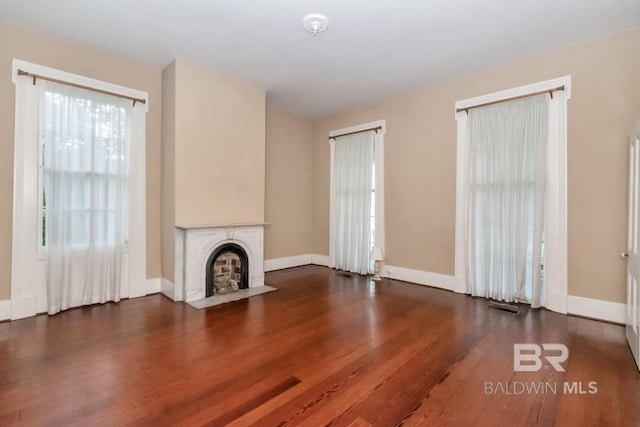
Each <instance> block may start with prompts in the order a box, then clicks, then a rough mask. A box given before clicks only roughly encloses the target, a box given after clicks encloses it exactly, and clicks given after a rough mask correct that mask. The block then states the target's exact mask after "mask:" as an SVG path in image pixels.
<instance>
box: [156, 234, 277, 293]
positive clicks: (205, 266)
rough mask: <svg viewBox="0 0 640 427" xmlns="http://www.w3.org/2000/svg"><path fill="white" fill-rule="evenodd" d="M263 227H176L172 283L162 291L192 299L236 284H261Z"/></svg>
mask: <svg viewBox="0 0 640 427" xmlns="http://www.w3.org/2000/svg"><path fill="white" fill-rule="evenodd" d="M264 226H265V224H264V223H253V224H221V225H195V226H184V225H181V226H176V258H175V262H176V269H175V284H174V286H173V287H172V288H169V287H167V288H166V289H165V288H163V291H162V292H163V293H164V294H165V295H167V296H168V297H169V298H171V299H173V300H174V301H186V302H193V301H198V300H201V299H204V298H207V297H216V295H223V294H224V293H227V294H229V293H231V292H233V291H234V288H235V287H236V286H237V288H238V289H247V288H255V287H259V286H264ZM216 262H217V263H218V271H216ZM216 275H218V276H217V277H218V282H217V283H218V285H219V290H218V292H216ZM212 287H213V288H212Z"/></svg>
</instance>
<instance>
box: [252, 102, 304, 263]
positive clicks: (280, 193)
mask: <svg viewBox="0 0 640 427" xmlns="http://www.w3.org/2000/svg"><path fill="white" fill-rule="evenodd" d="M312 143H313V125H312V122H311V121H309V120H306V119H302V118H299V117H295V116H292V115H290V114H287V113H283V112H281V111H278V110H277V109H275V108H267V140H266V144H267V152H266V206H265V221H266V222H267V223H268V224H269V225H267V226H266V227H265V235H264V241H265V247H264V258H265V259H274V258H282V257H288V256H295V255H303V254H310V253H312V246H311V231H312V220H313V212H312V203H313V198H312V192H313V160H312V147H313V144H312Z"/></svg>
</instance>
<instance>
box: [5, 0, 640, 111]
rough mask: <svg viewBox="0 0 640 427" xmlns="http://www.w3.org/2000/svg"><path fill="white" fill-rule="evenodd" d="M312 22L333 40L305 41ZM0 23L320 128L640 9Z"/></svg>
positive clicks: (394, 9)
mask: <svg viewBox="0 0 640 427" xmlns="http://www.w3.org/2000/svg"><path fill="white" fill-rule="evenodd" d="M309 13H322V14H324V15H326V16H327V18H328V19H329V29H328V30H327V32H325V33H322V34H319V35H318V36H317V37H314V36H313V35H312V34H309V33H307V32H306V31H304V29H303V28H302V17H303V16H304V15H306V14H309ZM0 20H1V21H5V22H9V23H12V24H14V25H17V26H20V27H24V28H28V29H31V30H33V31H36V32H39V33H42V34H46V35H50V36H52V37H55V38H58V39H61V40H64V41H68V42H71V43H74V44H79V45H83V46H87V47H90V48H95V49H99V50H103V51H106V52H110V53H113V54H117V55H121V56H125V57H129V58H133V59H135V60H137V61H140V62H143V63H146V64H149V65H152V66H154V67H157V68H164V67H165V66H166V65H167V64H169V63H170V62H171V61H172V60H173V59H174V58H183V59H185V60H187V61H191V62H194V63H197V64H200V65H202V66H205V67H208V68H210V69H212V70H215V71H218V72H221V73H224V74H227V75H231V76H235V77H237V78H239V79H242V80H244V81H247V82H250V83H252V84H255V85H258V86H260V87H262V88H264V89H265V90H266V91H267V102H268V103H269V104H270V105H276V106H278V107H280V108H281V109H283V110H285V111H289V112H293V113H297V114H299V115H302V116H305V117H308V118H320V117H323V116H326V115H329V114H332V113H335V112H338V111H340V110H344V109H347V108H351V107H354V106H358V105H362V104H365V103H369V102H372V101H375V100H377V99H381V98H385V97H388V96H392V95H394V94H398V93H402V92H406V91H409V90H411V89H413V88H416V87H421V86H428V85H432V84H436V83H439V82H442V81H445V80H448V79H452V78H455V77H460V76H464V75H469V74H473V73H477V72H480V71H483V70H486V69H488V68H492V67H495V66H497V65H499V64H503V63H508V62H512V61H514V60H516V59H518V58H523V57H530V56H534V55H537V54H541V53H544V52H548V51H551V50H554V49H560V48H563V47H567V46H571V45H574V44H577V43H581V42H584V41H587V40H591V39H594V38H598V37H601V36H603V35H606V34H610V33H614V32H619V31H623V30H626V29H630V28H634V27H637V26H640V0H535V1H521V0H482V1H480V0H395V1H393V2H392V1H391V0H180V1H178V0H2V1H1V2H0ZM639 48H640V47H639Z"/></svg>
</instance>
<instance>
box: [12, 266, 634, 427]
mask: <svg viewBox="0 0 640 427" xmlns="http://www.w3.org/2000/svg"><path fill="white" fill-rule="evenodd" d="M266 282H267V283H268V284H269V285H270V286H274V287H276V288H278V291H276V292H272V293H268V294H264V295H260V296H256V297H252V298H250V299H248V300H243V301H237V302H234V303H230V304H224V305H221V306H217V307H212V308H209V309H205V310H196V309H193V308H191V307H190V306H188V305H186V304H184V303H174V302H172V301H170V300H168V299H166V298H164V297H162V296H161V295H152V296H148V297H144V298H137V299H132V300H125V301H122V302H120V303H119V304H113V303H109V304H104V305H96V306H90V307H83V308H78V309H73V310H68V311H66V312H62V313H59V314H57V315H55V316H37V317H34V318H28V319H22V320H18V321H14V322H6V323H2V324H0V425H29V426H38V425H69V426H83V427H84V426H88V425H108V426H120V425H157V426H165V425H166V426H175V425H185V426H192V425H210V426H218V425H232V426H253V425H258V426H261V425H265V426H277V425H310V426H317V425H334V426H354V427H359V426H391V425H405V426H413V425H423V426H432V425H453V426H467V425H469V426H472V425H473V426H475V425H490V426H500V425H509V426H530V425H539V426H548V425H557V426H565V425H581V426H591V425H594V426H595V425H598V426H600V425H603V426H608V425H611V426H614V425H615V426H621V425H625V426H626V425H629V426H631V425H640V374H639V373H638V370H637V367H636V366H635V363H634V361H633V358H632V357H631V352H630V350H629V348H628V345H627V343H626V340H625V337H624V328H623V327H621V326H618V325H612V324H608V323H602V322H597V321H594V320H589V319H582V318H576V317H571V316H565V315H560V314H556V313H551V312H549V311H546V310H544V309H541V310H533V309H527V308H523V310H522V312H521V313H520V314H511V313H505V312H501V311H499V310H495V309H490V308H488V307H487V302H486V300H484V299H480V298H472V297H469V296H465V295H459V294H455V293H451V292H447V291H443V290H438V289H433V288H428V287H424V286H418V285H411V284H408V283H403V282H399V281H394V280H389V279H385V280H383V281H381V282H372V281H369V280H367V279H366V278H364V277H359V276H356V277H353V278H348V277H345V276H343V275H340V274H338V273H337V272H335V271H333V270H331V269H328V268H325V267H318V266H305V267H299V268H294V269H288V270H281V271H274V272H270V273H267V274H266ZM515 343H533V344H542V343H562V344H565V345H566V346H567V347H568V349H569V359H568V360H567V361H566V362H565V363H564V367H565V368H566V372H556V371H555V370H554V369H549V366H548V363H547V364H545V368H543V369H541V370H540V371H538V372H514V366H513V351H514V350H513V348H514V344H515ZM590 382H593V383H594V384H597V392H594V393H589V383H590ZM487 383H489V384H491V385H492V387H493V388H494V391H495V387H496V385H498V384H501V385H503V386H504V387H506V388H507V391H508V388H509V387H510V386H511V387H513V385H514V384H516V383H520V384H539V383H543V384H549V385H556V386H558V390H557V392H555V393H540V392H525V393H508V392H504V391H499V392H495V393H487V389H486V384H487ZM565 383H568V384H569V385H570V386H571V387H574V388H572V389H571V390H570V391H571V392H565V390H564V387H565V386H564V384H565ZM575 384H580V385H581V387H582V388H581V389H580V390H578V389H577V388H575V387H576V386H575ZM585 390H586V392H584V391H585ZM592 391H593V390H592ZM583 392H584V393H583Z"/></svg>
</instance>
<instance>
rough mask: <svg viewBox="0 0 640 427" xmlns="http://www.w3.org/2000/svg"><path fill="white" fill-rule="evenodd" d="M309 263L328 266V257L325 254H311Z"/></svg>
mask: <svg viewBox="0 0 640 427" xmlns="http://www.w3.org/2000/svg"><path fill="white" fill-rule="evenodd" d="M311 264H315V265H322V266H324V267H329V257H328V256H327V255H318V254H312V255H311Z"/></svg>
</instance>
